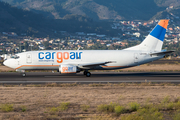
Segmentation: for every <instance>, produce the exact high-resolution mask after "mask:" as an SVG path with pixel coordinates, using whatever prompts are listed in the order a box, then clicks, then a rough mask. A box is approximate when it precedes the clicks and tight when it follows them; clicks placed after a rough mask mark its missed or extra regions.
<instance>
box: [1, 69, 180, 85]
mask: <svg viewBox="0 0 180 120" xmlns="http://www.w3.org/2000/svg"><path fill="white" fill-rule="evenodd" d="M75 82H76V83H121V82H157V83H160V82H168V83H180V72H120V73H117V72H92V75H91V77H86V76H84V75H83V74H82V73H78V74H59V73H57V72H55V73H51V72H27V73H26V77H22V76H21V74H20V73H16V72H12V73H11V72H7V73H0V84H5V83H6V84H41V83H75Z"/></svg>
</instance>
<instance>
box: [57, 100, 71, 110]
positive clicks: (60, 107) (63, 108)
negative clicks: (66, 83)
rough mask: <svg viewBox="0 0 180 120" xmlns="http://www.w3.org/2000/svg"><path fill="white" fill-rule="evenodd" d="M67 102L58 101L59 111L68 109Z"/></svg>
mask: <svg viewBox="0 0 180 120" xmlns="http://www.w3.org/2000/svg"><path fill="white" fill-rule="evenodd" d="M69 104H70V103H69V102H62V103H60V106H59V107H58V108H59V110H61V111H65V110H67V109H68V106H69Z"/></svg>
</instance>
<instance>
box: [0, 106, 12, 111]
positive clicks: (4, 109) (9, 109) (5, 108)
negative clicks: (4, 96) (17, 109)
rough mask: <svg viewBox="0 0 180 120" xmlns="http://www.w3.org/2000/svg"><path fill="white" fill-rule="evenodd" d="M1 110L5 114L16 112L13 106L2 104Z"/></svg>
mask: <svg viewBox="0 0 180 120" xmlns="http://www.w3.org/2000/svg"><path fill="white" fill-rule="evenodd" d="M0 109H1V111H3V112H11V111H13V110H14V108H13V104H1V106H0Z"/></svg>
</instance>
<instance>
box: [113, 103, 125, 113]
mask: <svg viewBox="0 0 180 120" xmlns="http://www.w3.org/2000/svg"><path fill="white" fill-rule="evenodd" d="M114 111H115V113H116V115H120V114H122V113H124V112H125V108H124V107H123V106H120V105H118V106H115V108H114Z"/></svg>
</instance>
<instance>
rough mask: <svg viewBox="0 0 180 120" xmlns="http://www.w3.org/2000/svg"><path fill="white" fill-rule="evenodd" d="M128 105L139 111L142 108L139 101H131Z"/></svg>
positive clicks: (132, 109)
mask: <svg viewBox="0 0 180 120" xmlns="http://www.w3.org/2000/svg"><path fill="white" fill-rule="evenodd" d="M128 105H129V107H130V110H131V111H137V110H138V109H139V108H140V104H139V103H137V102H131V103H129V104H128Z"/></svg>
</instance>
